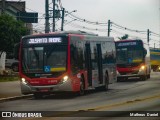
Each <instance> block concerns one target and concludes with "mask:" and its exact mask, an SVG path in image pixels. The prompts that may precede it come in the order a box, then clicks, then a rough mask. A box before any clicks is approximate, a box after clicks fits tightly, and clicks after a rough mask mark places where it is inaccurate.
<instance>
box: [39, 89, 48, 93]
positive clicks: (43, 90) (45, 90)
mask: <svg viewBox="0 0 160 120" xmlns="http://www.w3.org/2000/svg"><path fill="white" fill-rule="evenodd" d="M39 91H40V92H48V91H49V89H48V88H43V89H40V90H39Z"/></svg>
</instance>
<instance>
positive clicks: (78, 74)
mask: <svg viewBox="0 0 160 120" xmlns="http://www.w3.org/2000/svg"><path fill="white" fill-rule="evenodd" d="M106 55H109V56H106ZM115 55H116V50H115V43H114V40H113V38H107V37H99V36H95V35H88V34H80V33H76V34H75V33H72V34H71V33H65V32H64V33H54V34H42V35H30V36H25V37H23V39H22V41H21V47H20V55H19V58H20V63H19V70H20V71H19V73H20V77H21V91H22V94H30V93H33V94H34V96H35V98H39V97H42V96H43V95H44V94H52V93H58V92H73V93H76V92H78V93H79V94H81V95H83V94H84V92H85V90H89V89H95V88H99V87H101V88H103V89H104V90H107V89H108V84H109V83H113V82H114V81H116V64H115V62H116V56H115ZM107 57H108V58H107Z"/></svg>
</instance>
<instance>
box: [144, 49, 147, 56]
mask: <svg viewBox="0 0 160 120" xmlns="http://www.w3.org/2000/svg"><path fill="white" fill-rule="evenodd" d="M144 55H145V56H146V55H147V50H146V49H145V48H144Z"/></svg>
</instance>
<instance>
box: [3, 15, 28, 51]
mask: <svg viewBox="0 0 160 120" xmlns="http://www.w3.org/2000/svg"><path fill="white" fill-rule="evenodd" d="M27 31H28V30H27V28H26V27H25V26H24V23H22V22H20V21H17V20H16V19H14V18H13V17H12V16H9V15H7V14H2V15H0V51H5V52H13V48H14V44H15V43H18V42H20V39H21V37H22V36H23V35H26V34H27Z"/></svg>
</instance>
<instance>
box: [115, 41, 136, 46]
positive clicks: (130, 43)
mask: <svg viewBox="0 0 160 120" xmlns="http://www.w3.org/2000/svg"><path fill="white" fill-rule="evenodd" d="M132 45H133V46H134V45H137V42H122V43H118V45H117V46H119V47H121V46H132Z"/></svg>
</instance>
